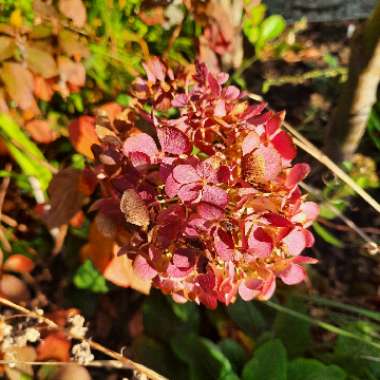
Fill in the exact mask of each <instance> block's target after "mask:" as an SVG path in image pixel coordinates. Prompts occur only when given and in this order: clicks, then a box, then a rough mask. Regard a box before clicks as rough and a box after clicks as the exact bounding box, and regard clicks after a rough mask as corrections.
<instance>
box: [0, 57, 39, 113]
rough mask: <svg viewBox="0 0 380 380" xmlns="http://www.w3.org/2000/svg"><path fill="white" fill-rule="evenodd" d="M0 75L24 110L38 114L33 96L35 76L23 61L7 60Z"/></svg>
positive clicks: (8, 90) (11, 94)
mask: <svg viewBox="0 0 380 380" xmlns="http://www.w3.org/2000/svg"><path fill="white" fill-rule="evenodd" d="M0 77H1V79H2V81H3V82H4V84H5V88H6V90H7V92H8V94H9V96H10V97H11V98H12V99H13V100H14V101H15V102H16V104H17V105H18V106H19V107H20V108H21V109H22V110H23V111H27V110H28V111H31V114H33V115H36V114H38V112H39V110H38V107H37V103H36V101H35V99H34V96H33V88H34V82H33V76H32V74H31V73H30V71H29V70H28V69H26V68H25V67H24V66H23V65H22V64H21V63H13V62H6V63H4V64H3V67H2V68H1V70H0Z"/></svg>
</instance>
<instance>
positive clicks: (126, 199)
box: [120, 189, 149, 229]
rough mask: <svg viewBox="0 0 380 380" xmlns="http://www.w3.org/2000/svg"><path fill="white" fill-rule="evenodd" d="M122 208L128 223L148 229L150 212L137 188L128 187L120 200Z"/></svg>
mask: <svg viewBox="0 0 380 380" xmlns="http://www.w3.org/2000/svg"><path fill="white" fill-rule="evenodd" d="M120 210H121V211H122V213H123V214H124V215H125V220H126V221H127V222H128V223H131V224H134V225H136V226H139V227H143V228H144V229H147V228H148V226H149V212H148V209H147V207H146V205H145V203H144V201H143V200H142V199H141V197H140V196H139V195H138V193H137V192H136V190H134V189H127V190H125V191H124V193H123V196H122V197H121V200H120Z"/></svg>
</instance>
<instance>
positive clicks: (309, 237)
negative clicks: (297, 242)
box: [303, 230, 315, 248]
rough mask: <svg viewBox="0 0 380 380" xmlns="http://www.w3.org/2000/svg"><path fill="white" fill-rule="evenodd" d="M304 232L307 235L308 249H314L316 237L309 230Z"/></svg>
mask: <svg viewBox="0 0 380 380" xmlns="http://www.w3.org/2000/svg"><path fill="white" fill-rule="evenodd" d="M303 232H304V234H305V242H306V247H308V248H310V247H312V246H313V245H314V243H315V239H314V235H313V234H312V233H311V232H310V231H309V230H303Z"/></svg>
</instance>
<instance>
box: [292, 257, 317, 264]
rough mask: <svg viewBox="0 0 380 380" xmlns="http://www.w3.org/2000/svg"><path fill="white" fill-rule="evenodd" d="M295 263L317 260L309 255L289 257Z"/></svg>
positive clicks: (310, 262)
mask: <svg viewBox="0 0 380 380" xmlns="http://www.w3.org/2000/svg"><path fill="white" fill-rule="evenodd" d="M291 260H292V262H293V263H295V264H316V263H318V260H317V259H315V258H314V257H309V256H297V257H294V258H293V259H291Z"/></svg>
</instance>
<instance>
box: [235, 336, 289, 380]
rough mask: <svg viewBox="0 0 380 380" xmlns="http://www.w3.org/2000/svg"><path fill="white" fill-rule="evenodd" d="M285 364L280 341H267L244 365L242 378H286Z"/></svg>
mask: <svg viewBox="0 0 380 380" xmlns="http://www.w3.org/2000/svg"><path fill="white" fill-rule="evenodd" d="M286 364H287V360H286V351H285V347H284V345H283V344H282V343H281V341H280V340H278V339H273V340H270V341H267V342H266V343H264V344H263V345H261V346H260V347H259V348H258V349H257V350H256V351H255V352H254V355H253V357H252V359H251V360H250V361H249V362H248V363H247V364H246V365H245V367H244V369H243V376H242V380H264V379H265V380H287V376H286ZM289 380H293V379H291V378H290V379H289Z"/></svg>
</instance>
